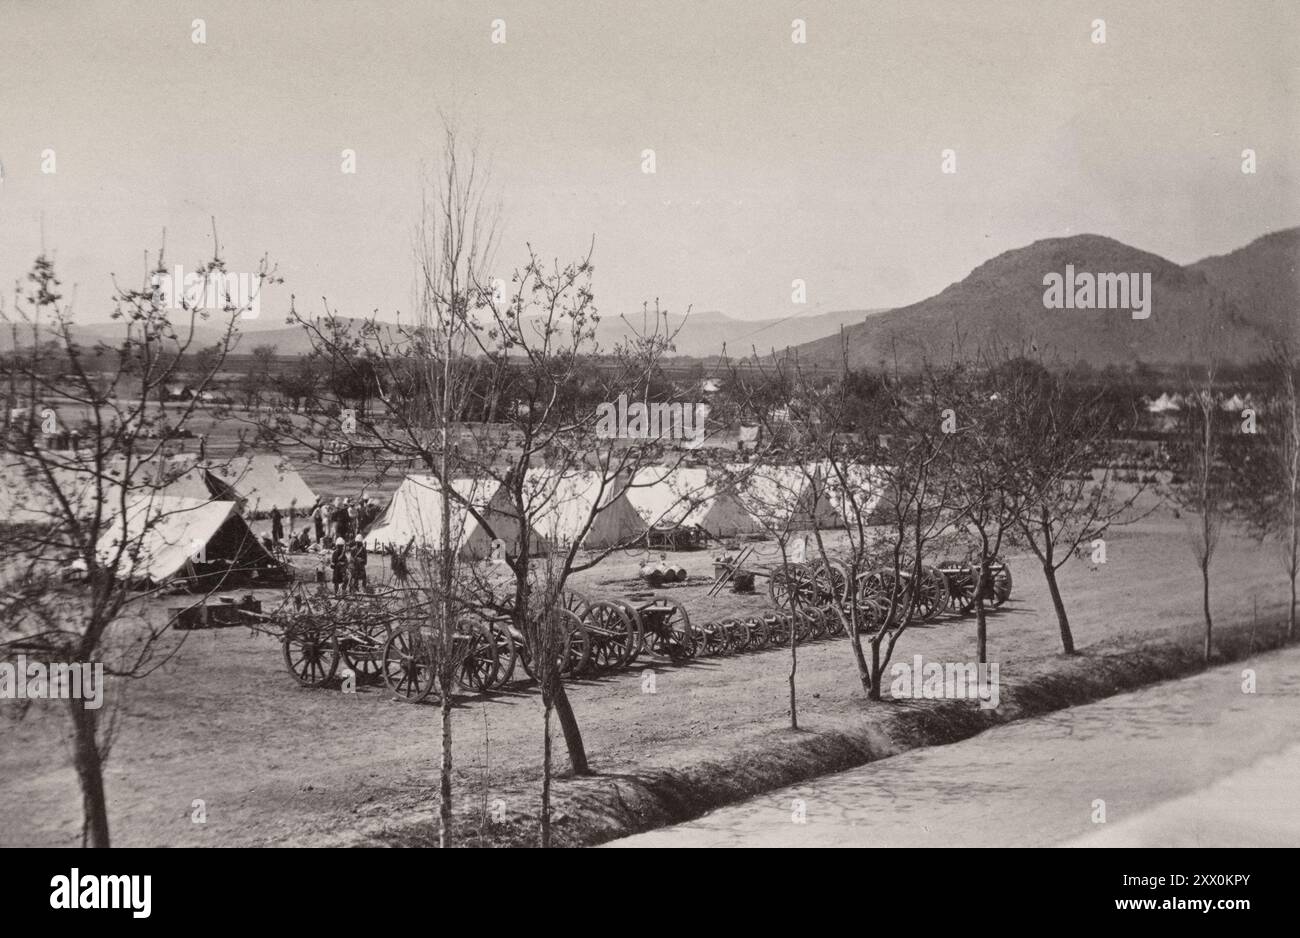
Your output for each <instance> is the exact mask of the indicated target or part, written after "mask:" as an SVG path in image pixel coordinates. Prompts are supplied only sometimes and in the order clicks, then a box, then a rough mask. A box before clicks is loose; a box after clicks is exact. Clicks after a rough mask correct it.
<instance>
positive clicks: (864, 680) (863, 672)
mask: <svg viewBox="0 0 1300 938" xmlns="http://www.w3.org/2000/svg"><path fill="white" fill-rule="evenodd" d="M849 632H850V639H849V644H850V645H852V646H853V660H854V662H855V663H856V664H857V666H858V681H859V683H861V684H862V692H863V693H864V694H866V695H867V697H868V699H870V697H871V684H872V681H871V669H870V668H869V667H868V666H867V656H866V655H865V654H863V652H862V636H861V635H860V634H859V633H858V623H857V617H856V616H853V615H850V617H849Z"/></svg>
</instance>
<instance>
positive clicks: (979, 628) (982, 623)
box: [975, 593, 989, 664]
mask: <svg viewBox="0 0 1300 938" xmlns="http://www.w3.org/2000/svg"><path fill="white" fill-rule="evenodd" d="M988 654H989V624H988V616H987V615H986V614H985V612H984V596H983V595H982V594H980V593H976V595H975V660H976V661H977V662H979V663H980V664H987V663H988V660H989V658H988Z"/></svg>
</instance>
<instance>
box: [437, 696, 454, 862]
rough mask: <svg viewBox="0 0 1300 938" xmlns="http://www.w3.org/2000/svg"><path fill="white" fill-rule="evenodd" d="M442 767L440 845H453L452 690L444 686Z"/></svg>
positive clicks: (439, 814) (439, 797)
mask: <svg viewBox="0 0 1300 938" xmlns="http://www.w3.org/2000/svg"><path fill="white" fill-rule="evenodd" d="M441 710H442V745H441V747H440V748H441V753H442V767H441V769H440V770H439V772H438V846H439V847H450V846H451V836H452V835H451V692H450V687H449V685H448V684H443V687H442V707H441Z"/></svg>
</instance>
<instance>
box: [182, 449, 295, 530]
mask: <svg viewBox="0 0 1300 938" xmlns="http://www.w3.org/2000/svg"><path fill="white" fill-rule="evenodd" d="M207 471H208V475H209V477H210V478H212V479H214V480H215V481H216V482H217V484H218V486H219V489H218V491H216V492H215V493H214V494H215V495H216V496H217V497H218V498H227V499H231V500H233V501H237V502H239V504H240V510H241V511H242V512H243V514H244V517H246V518H257V517H262V516H264V515H268V514H270V513H271V509H273V508H279V509H280V511H281V512H283V513H285V514H288V513H289V512H291V511H292V512H296V513H298V514H301V515H306V514H307V513H308V512H310V511H311V510H312V508H313V507H314V506H315V504H316V493H315V492H313V491H312V490H311V486H309V485H308V484H307V483H306V481H304V480H303V477H302V476H300V475H299V474H298V473H297V471H296V470H294V468H293V467H292V466H290V465H289V464H288V463H287V462H285V461H284V460H283V459H281V458H280V457H279V456H276V455H275V454H273V453H259V454H257V455H253V456H237V457H235V458H233V459H230V460H228V461H226V462H209V464H208V467H207Z"/></svg>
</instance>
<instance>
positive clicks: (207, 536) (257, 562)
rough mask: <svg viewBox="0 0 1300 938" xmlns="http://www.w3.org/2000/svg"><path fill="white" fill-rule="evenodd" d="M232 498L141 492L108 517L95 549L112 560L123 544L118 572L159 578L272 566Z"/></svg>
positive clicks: (222, 573)
mask: <svg viewBox="0 0 1300 938" xmlns="http://www.w3.org/2000/svg"><path fill="white" fill-rule="evenodd" d="M235 509H236V506H235V503H234V502H226V501H214V500H212V499H197V498H181V497H177V496H172V495H141V496H136V497H133V498H131V499H130V500H129V501H128V503H127V507H126V510H125V520H123V515H122V514H116V515H115V516H113V517H111V518H110V519H109V522H108V524H107V525H106V530H105V531H104V533H103V535H102V536H101V537H100V540H99V544H98V545H97V547H96V552H97V553H98V555H99V559H100V562H101V563H108V562H112V560H113V559H114V558H115V557H116V555H117V553H118V551H119V549H120V548H121V546H122V545H123V544H125V545H126V554H125V555H124V556H123V557H122V558H121V561H120V564H119V566H118V574H119V575H120V576H123V577H125V578H128V579H132V580H148V581H150V582H153V583H162V582H165V581H167V580H169V579H171V578H172V577H175V576H177V575H185V576H199V575H213V574H216V575H220V576H222V577H224V576H225V575H226V574H229V573H232V572H251V571H252V570H255V569H258V568H273V567H277V566H278V564H277V562H276V560H275V559H274V558H273V557H272V556H271V555H270V554H268V553H267V551H266V548H264V547H263V546H262V544H261V542H260V541H258V540H257V538H256V537H255V536H254V535H253V533H252V532H251V531H250V530H249V529H248V525H246V524H245V523H244V520H243V519H242V518H241V517H240V516H239V515H238V513H237V512H236V510H235Z"/></svg>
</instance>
